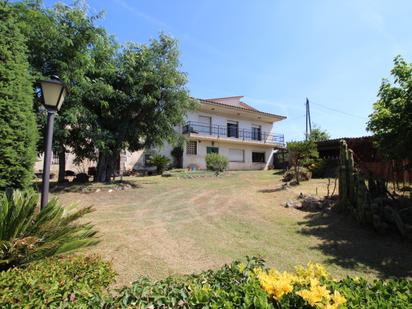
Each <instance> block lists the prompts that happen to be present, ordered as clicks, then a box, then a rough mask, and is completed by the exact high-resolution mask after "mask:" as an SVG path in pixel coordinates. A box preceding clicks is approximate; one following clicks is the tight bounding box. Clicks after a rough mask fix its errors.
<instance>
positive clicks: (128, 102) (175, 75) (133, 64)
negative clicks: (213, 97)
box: [83, 34, 194, 182]
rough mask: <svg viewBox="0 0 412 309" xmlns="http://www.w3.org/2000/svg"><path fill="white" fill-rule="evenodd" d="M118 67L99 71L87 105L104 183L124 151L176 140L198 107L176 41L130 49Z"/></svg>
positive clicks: (126, 48) (119, 58) (120, 56)
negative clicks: (179, 127)
mask: <svg viewBox="0 0 412 309" xmlns="http://www.w3.org/2000/svg"><path fill="white" fill-rule="evenodd" d="M114 66H115V69H111V68H108V69H107V70H105V71H102V72H100V74H101V76H100V77H99V78H96V79H94V83H93V85H92V87H90V89H89V91H87V92H86V95H85V97H84V100H83V102H84V106H85V107H86V108H87V109H89V111H90V115H91V118H90V119H89V120H90V127H89V130H88V132H89V133H90V134H91V135H90V138H89V139H88V140H90V141H91V142H92V144H93V148H94V149H96V150H97V153H98V158H97V159H98V160H97V161H98V163H97V177H96V180H97V181H102V182H106V181H110V179H111V177H112V176H113V174H114V171H115V169H116V165H117V161H118V158H119V155H120V152H121V151H122V150H124V149H128V150H129V151H136V150H139V149H143V148H151V147H156V146H161V145H163V143H164V142H165V141H167V142H173V141H175V140H176V137H177V136H176V132H175V126H177V125H179V124H181V123H183V121H184V117H185V115H186V112H187V111H188V110H189V109H191V108H193V106H194V103H193V101H192V100H191V99H190V98H189V95H188V91H187V90H186V88H185V85H186V82H187V78H186V75H185V74H184V73H182V72H180V71H179V68H180V62H179V51H178V49H177V42H176V41H175V40H173V39H172V38H170V37H168V36H166V35H164V34H161V35H160V37H159V39H158V40H151V42H150V44H148V45H143V44H128V45H126V46H124V48H123V49H122V51H121V52H120V53H118V54H117V56H116V59H115V60H114Z"/></svg>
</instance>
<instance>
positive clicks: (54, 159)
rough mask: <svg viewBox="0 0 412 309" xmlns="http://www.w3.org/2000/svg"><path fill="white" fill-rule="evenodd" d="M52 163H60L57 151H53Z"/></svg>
mask: <svg viewBox="0 0 412 309" xmlns="http://www.w3.org/2000/svg"><path fill="white" fill-rule="evenodd" d="M52 164H53V165H58V164H59V155H58V154H57V153H54V152H53V159H52Z"/></svg>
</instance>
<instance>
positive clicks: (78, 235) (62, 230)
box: [0, 191, 97, 270]
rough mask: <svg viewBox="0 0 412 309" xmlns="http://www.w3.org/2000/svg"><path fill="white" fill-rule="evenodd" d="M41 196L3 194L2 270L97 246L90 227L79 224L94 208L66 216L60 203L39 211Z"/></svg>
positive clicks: (0, 215)
mask: <svg viewBox="0 0 412 309" xmlns="http://www.w3.org/2000/svg"><path fill="white" fill-rule="evenodd" d="M37 200H38V198H37V194H35V193H32V192H30V193H27V192H26V193H25V192H21V191H15V192H13V193H12V192H6V193H1V194H0V270H5V269H8V268H10V267H13V266H19V265H23V264H27V263H29V262H32V261H35V260H39V259H42V258H45V257H49V256H52V255H55V254H60V253H64V252H69V251H73V250H76V249H78V248H81V247H87V246H90V245H93V244H95V243H97V240H96V238H95V234H96V231H95V230H94V229H93V226H92V225H91V224H90V223H76V220H77V219H79V218H81V217H82V216H83V215H85V214H87V213H90V212H91V211H92V209H91V208H90V207H87V208H83V209H80V210H76V211H73V212H71V213H66V212H67V211H66V210H65V209H64V208H63V207H62V206H60V204H59V203H58V202H57V200H56V199H53V200H51V201H50V202H49V203H48V204H47V206H46V207H45V208H44V209H42V210H41V211H37V209H36V208H37Z"/></svg>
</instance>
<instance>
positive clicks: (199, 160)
mask: <svg viewBox="0 0 412 309" xmlns="http://www.w3.org/2000/svg"><path fill="white" fill-rule="evenodd" d="M209 146H210V147H218V148H219V154H221V155H224V156H225V157H227V158H229V149H242V150H244V153H245V155H244V162H229V170H258V169H263V168H264V167H265V165H266V162H265V163H254V162H252V152H265V160H269V159H271V156H270V155H271V153H272V149H273V148H272V147H270V146H269V147H268V146H266V147H265V146H254V145H244V144H233V143H226V142H221V141H217V142H213V145H212V142H211V141H200V142H199V141H197V155H188V154H186V147H185V149H184V153H183V167H184V168H187V167H189V166H190V165H192V164H194V165H196V166H198V168H199V169H206V162H205V157H206V154H207V147H209ZM270 166H272V165H271V164H270Z"/></svg>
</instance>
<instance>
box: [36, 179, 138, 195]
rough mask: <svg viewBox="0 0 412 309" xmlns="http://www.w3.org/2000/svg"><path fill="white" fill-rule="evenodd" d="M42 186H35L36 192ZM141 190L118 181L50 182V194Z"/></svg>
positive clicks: (128, 182) (136, 186) (136, 185)
mask: <svg viewBox="0 0 412 309" xmlns="http://www.w3.org/2000/svg"><path fill="white" fill-rule="evenodd" d="M41 188H42V185H41V182H37V183H35V184H34V189H35V190H36V191H39V192H40V191H41ZM136 188H141V186H140V185H139V184H137V183H135V182H133V181H127V180H123V181H120V180H116V181H112V182H108V183H100V182H87V183H77V182H65V183H58V182H56V181H53V182H50V192H53V193H63V192H72V193H93V192H96V190H98V189H100V190H110V189H112V190H125V189H136Z"/></svg>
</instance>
